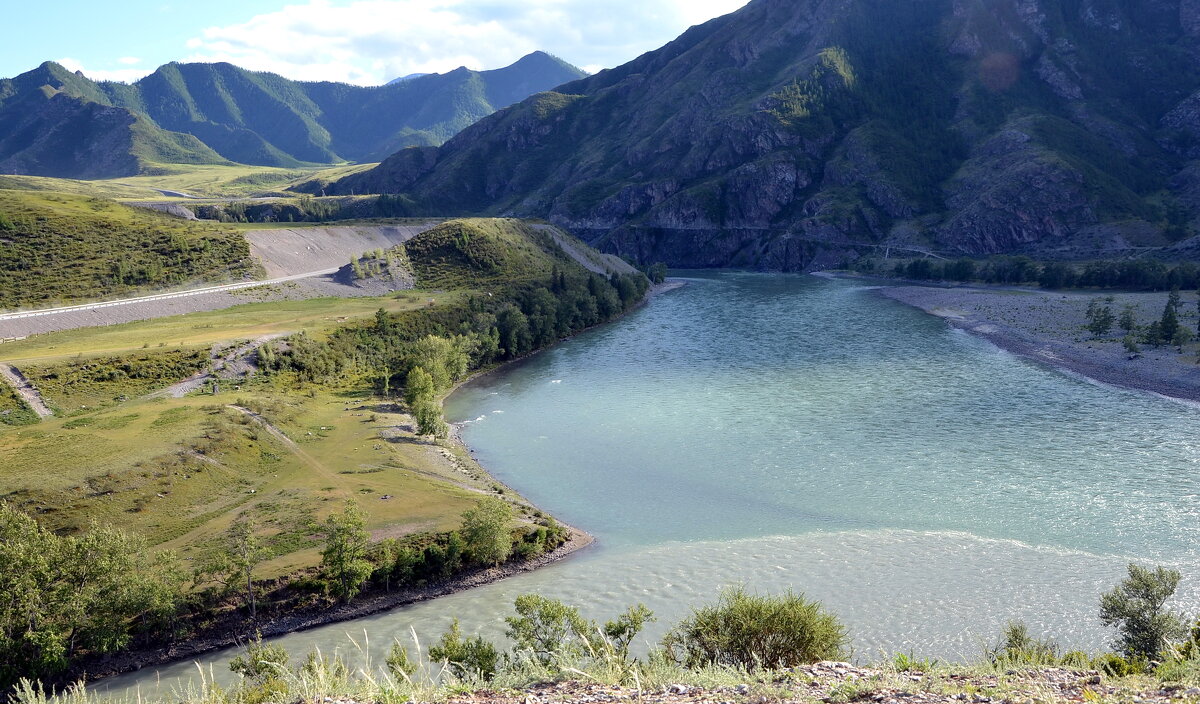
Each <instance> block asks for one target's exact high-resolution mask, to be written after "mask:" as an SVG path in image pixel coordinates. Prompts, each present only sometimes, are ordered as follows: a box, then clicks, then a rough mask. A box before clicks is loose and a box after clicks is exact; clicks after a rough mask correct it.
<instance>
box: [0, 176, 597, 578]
mask: <svg viewBox="0 0 1200 704" xmlns="http://www.w3.org/2000/svg"><path fill="white" fill-rule="evenodd" d="M53 197H60V196H53ZM410 256H411V258H412V259H413V260H415V264H416V265H417V268H418V272H419V273H418V275H419V276H420V277H422V278H423V279H426V281H425V282H424V283H425V284H426V285H432V284H438V285H440V286H444V287H445V288H446V289H448V290H449V292H448V293H430V292H429V291H428V290H417V291H405V292H400V293H396V294H392V295H389V296H386V297H378V298H355V299H331V298H325V299H311V300H306V301H285V302H266V303H261V302H260V303H246V304H243V305H240V306H235V307H233V308H229V309H226V310H221V311H214V312H204V313H193V314H188V315H180V316H174V317H169V318H161V319H157V320H150V321H142V322H137V323H128V324H124V325H114V326H109V327H101V328H85V329H78V330H70V331H64V332H58V333H52V334H45V335H36V336H33V337H30V338H29V339H26V340H20V341H14V342H8V343H2V344H0V360H3V361H5V362H7V363H10V364H13V365H14V366H16V367H18V368H20V369H21V370H22V371H23V372H24V373H25V374H26V376H27V378H29V379H30V381H31V383H32V384H33V385H34V386H35V387H36V388H38V389H39V391H40V392H41V393H42V396H43V397H44V399H45V400H46V402H47V404H48V405H49V406H50V407H51V408H52V409H53V410H54V411H55V414H56V415H55V417H53V418H49V419H45V420H43V421H42V422H40V423H35V424H30V425H18V424H16V423H13V424H4V423H0V457H3V458H4V461H3V462H2V463H0V487H3V489H2V490H0V500H7V501H9V502H12V503H13V504H15V505H16V506H18V507H19V508H21V509H23V510H25V511H28V512H29V513H31V514H32V515H36V516H37V517H38V520H39V521H41V522H42V523H44V524H45V525H46V526H48V527H50V528H52V529H53V530H56V531H60V532H63V533H76V532H79V531H84V530H87V529H88V527H89V526H90V525H92V523H93V522H99V523H107V524H112V525H114V526H116V527H118V528H122V529H126V530H129V531H132V532H135V533H137V534H140V535H143V536H145V537H147V538H148V539H149V540H150V541H151V543H152V544H153V545H155V546H159V547H165V548H170V549H173V550H176V551H178V552H179V553H180V554H181V555H183V556H184V557H185V558H189V559H194V558H197V557H201V556H203V555H205V554H206V553H208V552H211V551H212V550H213V549H215V548H217V547H218V546H219V544H220V541H221V539H222V535H223V533H224V531H226V529H227V528H228V527H229V526H230V525H231V524H232V523H233V522H234V521H235V520H238V519H239V518H240V517H243V516H251V517H253V518H254V519H255V521H256V522H257V524H258V525H259V527H260V528H259V533H260V536H261V537H262V538H263V539H264V540H265V541H266V543H267V545H268V546H269V549H270V550H271V554H272V558H271V561H270V563H269V565H268V567H267V569H266V570H265V571H264V573H263V576H271V575H282V574H288V573H294V572H296V571H297V570H298V569H301V568H305V567H311V566H313V565H315V564H317V563H318V562H319V554H318V551H317V549H318V544H319V542H320V531H319V530H318V524H319V523H320V522H321V521H322V520H323V519H324V518H325V517H326V516H328V515H329V514H330V513H332V512H333V511H337V510H340V509H341V508H342V506H344V502H345V499H348V498H355V499H357V500H358V501H359V503H360V504H361V505H362V506H363V508H364V509H365V510H366V511H367V513H368V515H369V522H368V528H369V529H370V530H371V532H372V534H373V537H374V538H376V539H381V538H385V537H396V538H399V537H403V536H406V535H411V534H418V533H429V532H441V531H447V530H452V529H455V528H457V527H458V526H459V524H460V522H461V515H462V513H463V511H465V510H466V509H468V508H470V507H472V506H473V505H475V503H476V502H477V501H478V500H479V499H480V498H481V497H482V496H484V495H487V494H489V493H493V492H496V491H497V490H499V489H500V487H499V486H498V485H497V484H496V482H495V480H493V479H491V478H490V477H489V476H488V475H487V474H486V472H484V471H483V470H482V469H481V468H479V467H478V465H476V464H475V463H474V462H473V460H471V458H470V457H469V455H468V453H467V452H466V451H465V450H464V449H463V448H462V447H461V446H460V445H457V444H454V443H441V444H435V443H431V442H427V441H426V440H424V439H422V438H420V437H417V436H416V435H415V431H414V430H413V427H414V423H413V420H412V419H411V418H410V417H409V416H408V415H406V414H404V413H401V412H400V410H401V409H400V407H399V406H398V405H396V404H394V403H393V402H392V401H390V400H389V399H383V398H378V397H375V396H373V395H372V394H371V393H370V392H369V391H368V389H369V388H371V386H372V382H371V381H370V380H369V379H367V378H358V377H339V378H337V379H325V380H320V381H318V380H313V379H312V378H311V377H306V376H304V375H303V370H302V369H299V368H296V369H291V370H289V369H283V370H277V371H275V372H273V373H271V374H270V375H268V376H264V375H259V376H255V377H252V378H250V379H244V380H229V381H222V382H221V383H220V384H219V386H218V390H217V392H216V393H214V392H213V390H212V387H211V386H202V387H201V390H199V391H195V392H193V393H191V394H190V395H188V396H185V397H183V398H157V397H156V396H157V395H159V394H156V393H155V392H157V391H160V390H162V389H164V388H166V387H168V386H170V385H172V384H174V383H176V382H178V381H181V380H183V379H185V378H187V377H189V376H191V375H193V374H194V373H196V372H197V371H199V370H202V369H204V368H205V367H206V366H207V363H208V360H209V358H210V354H211V351H212V349H213V347H214V345H232V344H235V343H244V342H246V341H250V340H255V339H259V338H263V337H267V336H273V335H280V336H283V335H287V334H290V333H298V332H306V333H308V335H309V336H310V337H313V338H317V339H321V338H326V337H327V336H328V335H329V334H330V333H332V332H333V331H334V330H335V329H338V328H344V327H346V326H347V324H353V323H354V322H355V321H357V320H361V319H365V318H370V317H372V316H374V315H375V313H376V312H377V311H378V310H379V309H381V308H382V309H384V310H386V311H389V312H393V313H398V312H403V311H413V310H418V309H424V308H427V307H429V306H431V305H433V306H451V305H454V304H458V303H461V302H462V299H463V297H464V296H466V295H468V294H469V292H470V291H471V290H473V289H475V288H476V287H478V286H479V285H481V284H497V285H498V284H500V283H520V282H523V281H528V280H530V279H531V278H533V277H539V276H541V277H549V275H550V272H552V271H554V270H555V269H558V268H560V267H564V268H570V267H571V266H575V265H574V263H573V262H571V260H569V258H567V255H566V254H564V253H562V251H561V250H559V249H558V248H557V247H556V246H554V244H553V242H550V241H549V240H548V236H546V235H545V234H544V233H541V232H539V231H536V230H533V229H530V228H528V227H526V226H524V225H521V224H520V223H516V222H515V221H481V220H472V221H465V222H461V223H456V224H448V225H446V226H443V227H442V228H441V229H439V230H438V231H437V232H432V233H430V234H428V235H423V236H421V237H419V238H417V239H416V240H414V247H413V251H412V252H411V254H410ZM364 373H366V372H364V371H363V370H359V371H356V372H352V374H364ZM304 379H309V381H304ZM10 407H11V408H10ZM3 410H11V411H13V412H12V413H10V414H9V415H10V416H14V417H13V421H20V420H22V418H24V416H18V415H16V414H17V412H18V411H20V410H21V409H20V408H19V405H18V404H17V403H16V400H15V399H7V400H0V412H2V411H3ZM510 496H511V495H510Z"/></svg>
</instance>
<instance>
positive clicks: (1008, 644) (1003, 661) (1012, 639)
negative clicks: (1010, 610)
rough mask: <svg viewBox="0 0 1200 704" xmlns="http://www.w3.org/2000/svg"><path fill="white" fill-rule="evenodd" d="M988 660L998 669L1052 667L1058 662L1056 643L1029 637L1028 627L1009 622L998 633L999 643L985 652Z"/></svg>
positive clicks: (1018, 622)
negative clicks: (998, 667)
mask: <svg viewBox="0 0 1200 704" xmlns="http://www.w3.org/2000/svg"><path fill="white" fill-rule="evenodd" d="M987 657H988V660H989V661H990V662H991V663H992V664H994V665H998V666H1000V667H1020V666H1028V667H1054V666H1057V665H1058V664H1059V662H1060V658H1059V656H1058V643H1055V642H1054V641H1052V640H1039V639H1037V638H1034V637H1033V636H1031V635H1029V627H1028V626H1026V625H1025V624H1024V623H1023V622H1021V621H1011V622H1009V623H1008V625H1006V626H1005V627H1004V629H1003V630H1002V631H1001V632H1000V642H999V643H997V644H996V645H995V647H993V648H990V649H989V650H988V652H987Z"/></svg>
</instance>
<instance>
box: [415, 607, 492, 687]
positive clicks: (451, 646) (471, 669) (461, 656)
mask: <svg viewBox="0 0 1200 704" xmlns="http://www.w3.org/2000/svg"><path fill="white" fill-rule="evenodd" d="M429 659H430V660H432V661H433V662H443V663H446V664H447V665H448V666H449V667H450V671H451V672H453V673H454V676H455V677H457V678H459V679H470V678H472V677H479V678H480V679H482V680H484V681H488V680H491V679H492V678H493V677H495V676H496V666H497V665H498V664H499V661H500V654H499V653H498V652H497V651H496V646H494V645H492V644H491V643H489V642H487V641H486V640H484V639H483V638H482V637H480V636H474V637H471V638H466V639H464V638H463V637H462V628H461V627H460V626H459V624H458V619H454V623H452V624H451V625H450V630H449V631H446V632H445V633H443V634H442V640H441V642H440V643H439V644H438V645H435V646H432V647H431V648H429Z"/></svg>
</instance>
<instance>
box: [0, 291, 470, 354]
mask: <svg viewBox="0 0 1200 704" xmlns="http://www.w3.org/2000/svg"><path fill="white" fill-rule="evenodd" d="M462 295H463V294H462V293H460V292H449V293H442V292H437V293H428V292H418V291H404V292H401V293H398V294H394V295H391V296H382V297H364V298H310V299H307V300H303V301H271V302H265V303H244V304H242V305H239V306H234V307H232V308H226V309H224V310H218V311H208V312H202V313H188V314H186V315H176V316H172V317H169V318H157V319H154V320H142V321H138V322H134V323H122V324H120V325H109V326H106V327H102V328H78V329H75V330H64V331H62V332H55V333H49V334H44V335H34V336H32V337H29V338H27V339H25V340H17V341H13V342H6V343H0V361H3V362H8V363H11V364H15V365H16V366H18V367H21V366H22V365H26V364H39V365H40V364H46V363H53V362H57V361H63V360H67V359H74V358H81V359H86V358H90V357H96V356H103V355H116V354H121V353H133V352H137V351H140V350H143V349H147V348H153V349H159V348H164V347H165V348H193V347H206V348H207V347H211V346H212V345H214V344H218V343H223V342H235V341H239V340H253V339H257V338H260V337H265V336H268V335H283V334H290V333H296V332H307V333H309V334H314V335H321V334H323V333H325V332H326V331H328V330H330V329H333V328H335V327H337V326H338V325H341V324H344V323H347V322H350V321H353V320H359V319H363V318H367V317H370V316H373V315H375V313H376V311H378V310H380V309H383V310H385V311H387V312H389V313H399V312H402V311H407V310H415V309H417V308H423V307H427V306H428V305H429V302H430V301H434V302H435V304H436V305H442V304H446V303H451V302H454V301H457V300H458V299H459V298H460V297H461V296H462Z"/></svg>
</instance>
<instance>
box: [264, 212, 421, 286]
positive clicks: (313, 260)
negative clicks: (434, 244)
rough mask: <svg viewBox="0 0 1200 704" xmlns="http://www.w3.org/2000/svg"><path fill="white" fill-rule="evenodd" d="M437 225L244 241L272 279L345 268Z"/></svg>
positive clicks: (282, 233)
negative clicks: (361, 257)
mask: <svg viewBox="0 0 1200 704" xmlns="http://www.w3.org/2000/svg"><path fill="white" fill-rule="evenodd" d="M437 224H438V223H437V222H434V221H431V222H427V223H422V224H420V225H358V226H346V227H304V228H295V229H288V230H251V231H250V232H247V233H246V240H247V241H248V242H249V243H250V252H251V254H253V255H254V256H255V257H257V258H258V259H259V261H261V262H262V265H263V268H264V269H266V271H267V275H268V276H270V277H271V278H276V277H282V276H295V275H296V274H303V273H306V272H310V271H323V270H325V269H336V268H338V267H342V266H345V265H346V264H347V263H348V262H349V261H350V258H351V257H358V256H360V255H362V254H363V253H364V252H369V251H371V250H374V249H391V248H392V247H395V246H396V245H398V244H403V243H405V242H407V241H408V240H410V239H412V238H413V237H416V236H417V235H419V234H421V233H422V232H425V231H426V230H429V229H430V228H432V227H434V226H435V225H437Z"/></svg>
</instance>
